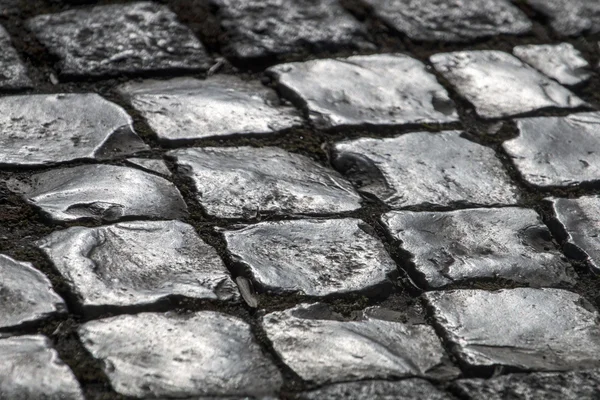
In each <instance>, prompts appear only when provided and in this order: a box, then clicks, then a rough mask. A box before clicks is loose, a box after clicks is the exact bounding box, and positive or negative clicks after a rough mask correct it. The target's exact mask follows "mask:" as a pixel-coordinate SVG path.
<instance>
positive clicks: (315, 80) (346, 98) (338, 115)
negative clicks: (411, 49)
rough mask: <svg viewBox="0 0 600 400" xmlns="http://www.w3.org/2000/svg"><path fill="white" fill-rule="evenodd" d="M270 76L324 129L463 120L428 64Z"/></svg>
mask: <svg viewBox="0 0 600 400" xmlns="http://www.w3.org/2000/svg"><path fill="white" fill-rule="evenodd" d="M267 72H268V73H269V74H271V75H273V76H274V77H275V79H276V80H277V83H278V85H279V88H280V90H281V92H282V94H283V95H284V96H287V97H289V98H290V100H292V101H293V102H295V103H296V104H297V105H298V106H299V107H301V108H303V109H307V110H308V113H309V117H310V119H311V121H312V122H313V123H314V124H315V125H317V126H318V127H319V128H334V127H340V126H370V125H402V124H422V123H447V122H457V121H458V120H459V119H458V114H457V113H456V109H455V108H454V103H453V102H452V100H450V98H449V97H448V93H447V92H446V90H445V89H444V88H443V87H442V86H441V85H440V84H439V83H438V81H437V80H436V78H435V76H434V75H432V74H431V73H429V72H428V71H427V68H426V66H425V64H423V63H422V62H420V61H418V60H415V59H414V58H411V57H409V56H406V55H403V54H374V55H369V56H353V57H348V58H337V59H326V60H311V61H306V62H294V63H288V64H281V65H276V66H274V67H271V68H269V69H268V70H267Z"/></svg>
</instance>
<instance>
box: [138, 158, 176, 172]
mask: <svg viewBox="0 0 600 400" xmlns="http://www.w3.org/2000/svg"><path fill="white" fill-rule="evenodd" d="M127 162H128V163H129V164H131V165H135V166H136V167H140V168H141V169H144V170H146V171H151V172H156V173H157V174H161V175H165V176H171V171H169V167H167V164H166V163H165V162H164V161H163V160H157V159H153V158H139V157H134V158H128V159H127Z"/></svg>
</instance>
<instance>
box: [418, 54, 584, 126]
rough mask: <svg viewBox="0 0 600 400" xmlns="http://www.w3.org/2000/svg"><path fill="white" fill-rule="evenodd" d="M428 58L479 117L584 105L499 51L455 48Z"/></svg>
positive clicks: (521, 63) (516, 59) (552, 82)
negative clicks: (460, 49)
mask: <svg viewBox="0 0 600 400" xmlns="http://www.w3.org/2000/svg"><path fill="white" fill-rule="evenodd" d="M429 59H430V61H431V63H432V64H433V66H434V67H435V69H436V70H437V71H438V72H439V73H440V74H442V75H443V76H444V78H446V79H447V80H448V81H449V82H450V84H451V85H452V86H454V87H455V89H456V91H457V92H458V93H459V94H460V95H461V96H462V97H464V98H465V99H467V100H468V101H469V102H470V103H471V104H473V106H474V107H475V111H476V112H477V114H478V115H479V116H480V117H482V118H502V117H510V116H513V115H519V114H525V113H529V112H532V111H537V110H542V109H547V108H576V107H582V106H585V105H586V103H585V102H584V101H583V100H581V99H580V98H579V97H577V96H575V95H574V94H573V93H572V92H571V91H569V90H568V89H566V88H565V87H563V86H561V85H559V84H558V83H557V82H556V81H554V80H552V79H550V78H548V77H547V76H545V75H543V74H541V73H540V72H538V71H537V70H535V69H534V68H533V67H530V66H529V65H527V64H524V63H523V62H521V61H520V60H519V59H518V58H516V57H514V56H512V55H510V54H508V53H504V52H502V51H495V50H479V51H459V52H454V53H441V54H435V55H433V56H431V57H430V58H429Z"/></svg>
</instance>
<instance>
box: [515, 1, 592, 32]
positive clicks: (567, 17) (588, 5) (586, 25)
mask: <svg viewBox="0 0 600 400" xmlns="http://www.w3.org/2000/svg"><path fill="white" fill-rule="evenodd" d="M527 3H528V4H529V5H530V6H531V7H533V8H534V9H535V10H536V11H537V12H539V13H540V14H542V15H543V16H545V17H546V18H548V19H549V20H550V25H551V26H552V29H553V30H554V32H556V33H557V34H558V35H560V36H575V35H579V34H581V33H598V32H600V3H598V2H597V1H596V0H527Z"/></svg>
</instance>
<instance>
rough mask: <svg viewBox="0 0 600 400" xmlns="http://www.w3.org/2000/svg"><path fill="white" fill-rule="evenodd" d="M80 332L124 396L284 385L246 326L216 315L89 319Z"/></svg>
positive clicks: (238, 392) (266, 391) (255, 391)
mask: <svg viewBox="0 0 600 400" xmlns="http://www.w3.org/2000/svg"><path fill="white" fill-rule="evenodd" d="M79 336H80V337H81V340H82V342H83V345H84V346H85V347H86V348H87V349H88V351H89V352H90V353H91V354H92V356H94V357H95V358H97V359H100V360H102V361H103V364H104V371H105V372H106V374H107V375H108V378H109V380H110V382H111V385H112V387H113V388H114V389H115V390H116V391H117V392H118V393H120V394H123V395H126V396H133V397H136V398H148V397H153V398H154V397H158V398H161V397H168V398H171V397H180V398H183V397H188V398H189V397H192V396H214V397H219V396H245V395H249V396H256V397H261V396H265V397H266V396H268V395H270V394H273V393H274V392H276V391H278V389H279V387H280V386H281V383H282V378H281V376H280V373H279V371H278V370H277V368H276V367H275V366H274V365H273V363H272V362H271V361H270V359H269V358H267V357H266V356H265V355H264V354H263V352H262V351H261V349H260V347H259V346H258V344H257V342H256V341H255V339H254V337H253V336H252V333H251V330H250V326H249V325H248V324H246V323H245V322H243V321H242V320H240V319H238V318H235V317H232V316H229V315H225V314H222V313H218V312H212V311H201V312H194V313H188V314H184V315H177V314H174V313H167V314H154V313H141V314H137V315H122V316H118V317H113V318H107V319H101V320H98V321H92V322H88V323H86V324H84V325H83V326H82V327H81V328H80V329H79Z"/></svg>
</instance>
